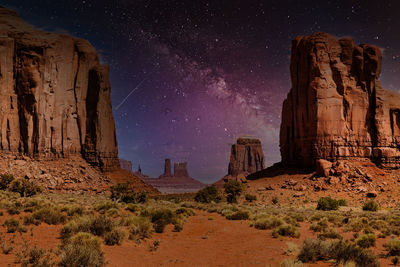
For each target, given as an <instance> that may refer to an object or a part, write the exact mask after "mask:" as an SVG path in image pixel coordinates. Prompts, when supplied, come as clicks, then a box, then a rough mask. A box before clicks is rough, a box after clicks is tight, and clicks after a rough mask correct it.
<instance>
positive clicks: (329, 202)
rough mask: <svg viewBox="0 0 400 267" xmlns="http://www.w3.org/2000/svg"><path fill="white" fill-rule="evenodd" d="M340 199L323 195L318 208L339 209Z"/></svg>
mask: <svg viewBox="0 0 400 267" xmlns="http://www.w3.org/2000/svg"><path fill="white" fill-rule="evenodd" d="M338 209H339V201H338V200H336V199H333V198H331V197H322V198H320V199H319V200H318V204H317V210H338Z"/></svg>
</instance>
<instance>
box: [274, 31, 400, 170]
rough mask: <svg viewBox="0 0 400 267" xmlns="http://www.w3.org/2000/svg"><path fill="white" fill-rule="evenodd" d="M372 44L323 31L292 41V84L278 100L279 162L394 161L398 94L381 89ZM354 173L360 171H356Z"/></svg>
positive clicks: (399, 128) (398, 158)
mask: <svg viewBox="0 0 400 267" xmlns="http://www.w3.org/2000/svg"><path fill="white" fill-rule="evenodd" d="M381 61H382V54H381V51H380V49H379V48H378V47H375V46H372V45H367V44H362V45H356V44H354V41H353V40H352V39H350V38H342V39H340V40H337V39H336V38H335V37H333V36H331V35H329V34H326V33H320V32H319V33H314V34H313V35H311V36H299V37H296V38H295V39H294V40H293V41H292V55H291V64H290V72H291V80H292V88H291V90H290V92H289V94H288V96H287V98H286V100H285V101H284V103H283V109H282V123H281V129H280V149H281V156H282V163H283V164H294V165H300V166H315V164H316V160H317V159H325V160H329V161H337V160H340V159H347V160H354V159H356V160H358V159H363V158H366V159H371V160H372V161H373V162H375V163H377V164H380V165H382V166H385V167H396V166H397V167H398V166H399V163H400V148H399V146H398V145H397V144H398V143H399V142H400V124H399V123H398V122H399V120H400V95H399V94H398V93H396V92H391V91H388V90H386V89H383V88H382V87H381V84H380V82H379V81H378V78H379V75H380V72H381ZM359 175H361V176H362V175H363V174H360V173H359Z"/></svg>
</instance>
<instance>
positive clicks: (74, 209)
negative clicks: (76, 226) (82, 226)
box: [61, 205, 85, 216]
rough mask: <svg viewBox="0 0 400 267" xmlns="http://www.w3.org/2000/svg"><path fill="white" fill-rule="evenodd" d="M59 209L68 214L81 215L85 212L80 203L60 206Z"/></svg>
mask: <svg viewBox="0 0 400 267" xmlns="http://www.w3.org/2000/svg"><path fill="white" fill-rule="evenodd" d="M61 211H63V212H66V213H67V215H68V216H74V215H79V216H82V215H83V213H84V212H85V208H84V207H82V206H80V205H66V206H64V207H62V209H61Z"/></svg>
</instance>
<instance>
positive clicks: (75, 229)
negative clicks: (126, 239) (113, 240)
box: [61, 214, 115, 240]
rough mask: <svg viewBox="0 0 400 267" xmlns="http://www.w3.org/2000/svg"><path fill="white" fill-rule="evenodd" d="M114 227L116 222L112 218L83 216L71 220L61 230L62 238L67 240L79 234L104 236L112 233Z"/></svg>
mask: <svg viewBox="0 0 400 267" xmlns="http://www.w3.org/2000/svg"><path fill="white" fill-rule="evenodd" d="M114 227H115V224H114V222H113V221H112V220H111V218H109V217H107V216H105V215H102V214H100V215H98V216H93V215H90V216H83V217H79V218H77V219H74V220H71V221H69V222H68V223H67V224H66V225H64V227H63V228H62V229H61V238H62V239H64V240H65V239H67V238H69V237H70V236H72V235H74V234H76V233H79V232H86V233H91V234H93V235H97V236H104V235H105V234H106V233H109V232H111V231H112V230H113V229H114Z"/></svg>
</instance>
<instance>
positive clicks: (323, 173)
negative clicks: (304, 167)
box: [316, 159, 332, 177]
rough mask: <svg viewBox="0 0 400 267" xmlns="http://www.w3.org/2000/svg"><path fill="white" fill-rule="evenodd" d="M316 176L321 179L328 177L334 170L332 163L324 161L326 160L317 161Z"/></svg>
mask: <svg viewBox="0 0 400 267" xmlns="http://www.w3.org/2000/svg"><path fill="white" fill-rule="evenodd" d="M316 164H317V165H316V174H317V176H319V177H328V176H329V172H330V170H331V168H332V162H330V161H327V160H324V159H319V160H317V163H316Z"/></svg>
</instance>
